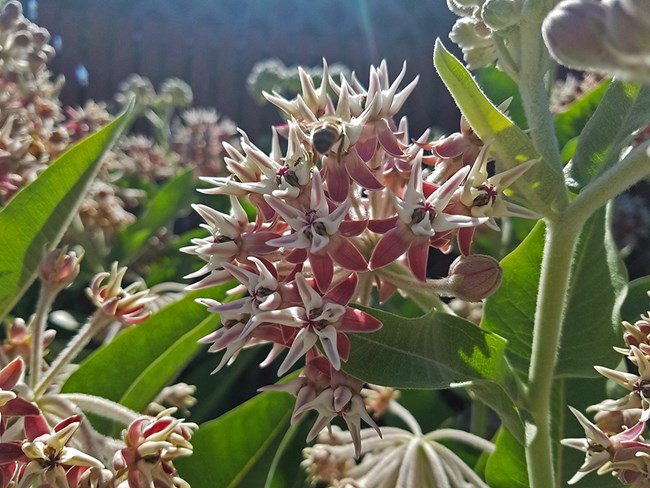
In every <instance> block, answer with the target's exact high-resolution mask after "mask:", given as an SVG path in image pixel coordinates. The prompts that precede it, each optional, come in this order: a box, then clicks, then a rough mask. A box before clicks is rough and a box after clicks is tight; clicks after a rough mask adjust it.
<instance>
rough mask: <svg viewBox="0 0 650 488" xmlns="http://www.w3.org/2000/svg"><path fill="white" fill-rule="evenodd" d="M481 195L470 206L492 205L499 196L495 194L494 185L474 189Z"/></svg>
mask: <svg viewBox="0 0 650 488" xmlns="http://www.w3.org/2000/svg"><path fill="white" fill-rule="evenodd" d="M476 189H477V190H479V191H480V192H481V193H480V195H478V196H477V197H476V198H474V201H473V202H472V204H473V205H474V206H476V207H483V206H485V205H488V204H492V203H494V202H495V201H496V199H497V197H498V196H499V194H498V193H497V191H496V189H495V188H494V185H481V186H479V187H477V188H476Z"/></svg>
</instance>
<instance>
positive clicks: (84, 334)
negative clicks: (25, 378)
mask: <svg viewBox="0 0 650 488" xmlns="http://www.w3.org/2000/svg"><path fill="white" fill-rule="evenodd" d="M112 321H113V317H111V316H109V315H106V314H105V313H104V312H102V310H101V309H100V310H98V311H97V312H96V313H95V315H93V316H92V317H91V319H90V320H89V321H88V322H87V323H86V325H84V326H83V327H82V328H81V329H80V330H79V332H78V333H77V335H76V336H75V337H74V338H73V339H72V340H71V341H70V342H69V343H68V345H67V346H66V348H65V349H64V350H63V351H61V353H60V354H59V355H58V356H57V358H56V359H55V360H54V362H53V363H52V365H51V366H50V369H48V370H47V373H46V374H45V377H44V378H43V379H42V380H41V381H40V383H38V384H37V385H36V388H35V389H34V397H35V398H36V399H38V398H40V397H41V396H42V395H43V393H45V390H47V387H48V386H50V385H51V384H52V382H53V381H54V380H55V379H56V377H57V375H58V374H59V373H60V372H61V370H62V369H63V367H64V366H66V365H67V364H68V363H70V362H71V361H72V360H73V359H74V358H76V357H77V354H79V353H80V352H81V350H82V349H83V348H84V347H85V346H86V345H87V344H88V343H89V342H90V341H91V339H92V338H93V337H95V335H97V334H98V333H99V332H101V331H102V330H103V329H104V327H106V326H107V325H108V324H110V323H111V322H112Z"/></svg>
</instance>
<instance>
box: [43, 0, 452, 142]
mask: <svg viewBox="0 0 650 488" xmlns="http://www.w3.org/2000/svg"><path fill="white" fill-rule="evenodd" d="M453 20H454V17H453V15H452V14H450V13H449V12H448V11H447V8H446V6H445V0H215V1H209V0H150V1H145V0H138V1H133V0H132V1H131V2H127V1H124V0H113V1H106V0H83V1H81V0H77V1H74V0H58V1H57V0H49V1H43V0H41V2H40V3H39V15H38V20H37V22H38V23H39V24H40V25H42V26H43V27H46V28H47V29H49V30H50V32H51V33H52V35H53V36H54V35H59V36H61V39H62V49H61V51H60V52H59V53H58V55H57V57H56V59H55V61H54V62H53V63H52V65H51V67H52V69H53V70H54V71H55V72H56V73H63V74H64V75H65V77H66V80H67V82H66V85H65V88H64V90H63V93H62V98H63V100H64V102H65V103H66V104H79V103H81V102H83V100H84V99H85V98H88V97H89V98H94V99H96V100H110V99H112V97H113V94H114V93H115V91H116V89H117V86H118V84H119V82H120V81H122V80H124V79H125V78H126V77H127V76H128V75H129V74H130V73H139V74H141V75H143V76H146V77H148V78H150V79H151V80H152V81H153V82H154V85H156V86H157V85H158V83H159V82H160V81H162V80H163V79H165V78H167V77H170V76H176V77H179V78H182V79H184V80H185V81H187V82H188V83H189V84H190V85H191V87H192V89H193V91H194V97H195V102H194V105H195V106H213V107H215V108H217V110H218V111H219V112H220V113H223V114H225V115H227V116H228V117H230V118H231V119H233V120H234V121H235V122H237V123H238V124H239V125H240V126H241V127H242V128H244V129H245V130H246V131H247V132H249V134H250V135H251V136H253V137H256V136H258V135H260V134H266V133H268V128H269V126H270V125H271V124H272V123H274V122H277V120H278V116H277V113H276V112H275V110H274V109H273V108H272V107H269V106H266V107H264V108H260V107H259V106H258V105H257V104H256V102H255V101H254V100H253V99H252V97H251V96H250V95H249V94H248V93H247V91H246V87H245V83H246V78H247V76H248V74H249V73H250V71H251V69H252V67H253V65H254V64H255V63H256V62H258V61H260V60H263V59H266V58H270V57H276V58H279V59H280V60H282V61H283V62H284V63H285V64H286V65H293V64H299V63H301V64H305V65H308V66H317V65H319V64H320V63H321V58H322V57H325V58H327V60H328V62H330V63H334V62H340V63H343V64H345V65H346V66H348V67H350V68H351V69H354V70H355V71H356V72H357V73H358V75H359V78H360V79H361V80H362V81H364V82H366V81H367V76H368V75H367V73H368V67H369V65H370V64H371V63H372V64H377V63H379V62H380V61H381V59H382V58H385V59H386V60H387V61H388V66H389V71H390V73H391V76H393V77H394V76H395V75H396V74H397V73H398V72H399V69H400V68H401V65H402V62H403V61H404V60H406V61H407V63H408V72H407V79H406V80H407V81H408V80H410V79H412V78H413V77H414V76H415V75H416V74H420V82H419V86H418V87H417V88H416V91H415V92H414V93H413V95H412V96H411V99H410V101H409V102H408V104H407V106H406V107H405V109H404V111H403V112H404V113H406V114H408V117H409V122H410V125H411V128H412V135H413V136H416V135H419V132H421V131H422V130H424V129H425V128H426V127H429V126H431V125H438V126H441V127H443V128H444V129H446V130H457V125H458V115H457V111H456V110H455V108H454V107H453V103H452V101H451V99H450V97H449V95H448V94H447V91H446V89H445V88H444V86H442V84H441V82H440V81H439V79H438V78H437V76H436V74H435V73H434V70H433V67H432V62H431V54H432V49H433V44H434V41H435V38H436V37H437V36H440V37H441V38H442V39H443V40H445V41H446V42H445V43H446V44H447V45H450V44H451V42H450V41H448V38H447V34H448V32H449V29H450V27H451V25H452V23H453ZM79 65H83V66H84V67H85V68H86V69H87V70H88V73H89V81H90V83H89V86H88V87H87V88H83V87H81V86H80V85H79V84H78V83H77V81H76V79H75V74H74V73H75V69H76V68H77V67H78V66H79Z"/></svg>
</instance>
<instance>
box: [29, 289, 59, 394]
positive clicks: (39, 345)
mask: <svg viewBox="0 0 650 488" xmlns="http://www.w3.org/2000/svg"><path fill="white" fill-rule="evenodd" d="M57 293H58V292H57V290H54V289H53V288H52V287H51V286H47V285H46V284H44V283H43V284H42V286H41V291H40V293H39V296H38V302H37V303H36V313H35V314H34V318H33V320H32V323H31V329H32V344H31V346H32V347H31V351H30V353H31V356H30V361H29V386H30V388H32V389H33V388H34V387H35V386H36V385H37V384H38V380H39V378H40V374H41V369H42V368H43V350H44V349H45V347H44V345H43V336H44V334H45V327H46V324H47V315H48V314H49V313H50V310H51V309H52V304H53V303H54V299H55V298H56V295H57Z"/></svg>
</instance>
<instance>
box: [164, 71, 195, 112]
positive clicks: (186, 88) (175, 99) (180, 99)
mask: <svg viewBox="0 0 650 488" xmlns="http://www.w3.org/2000/svg"><path fill="white" fill-rule="evenodd" d="M160 95H161V96H162V97H166V98H168V99H169V102H170V103H171V104H172V105H174V106H176V107H186V106H187V105H189V104H190V103H192V88H190V85H188V84H187V83H185V82H184V81H183V80H180V79H178V78H168V79H167V80H165V81H164V82H163V84H162V85H161V87H160Z"/></svg>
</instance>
